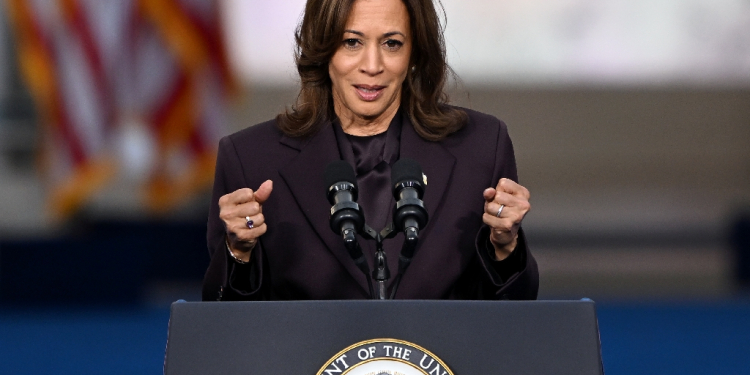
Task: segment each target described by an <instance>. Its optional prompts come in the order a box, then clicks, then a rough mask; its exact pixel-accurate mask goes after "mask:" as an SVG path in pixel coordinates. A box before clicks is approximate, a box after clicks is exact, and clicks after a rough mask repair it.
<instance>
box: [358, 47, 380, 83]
mask: <svg viewBox="0 0 750 375" xmlns="http://www.w3.org/2000/svg"><path fill="white" fill-rule="evenodd" d="M379 47H380V46H379V45H378V44H377V43H370V44H369V45H368V46H367V47H366V48H365V49H364V51H363V53H362V61H361V62H360V67H359V70H360V71H361V72H362V73H365V74H367V75H371V76H374V75H377V74H380V73H382V72H383V69H384V67H383V54H382V51H381V49H380V48H379Z"/></svg>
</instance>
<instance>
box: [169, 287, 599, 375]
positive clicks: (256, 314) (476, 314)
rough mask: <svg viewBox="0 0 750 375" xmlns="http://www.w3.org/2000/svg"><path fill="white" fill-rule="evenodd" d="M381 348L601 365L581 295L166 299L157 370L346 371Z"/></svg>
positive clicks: (475, 373)
mask: <svg viewBox="0 0 750 375" xmlns="http://www.w3.org/2000/svg"><path fill="white" fill-rule="evenodd" d="M379 340H381V341H379ZM382 340H386V341H385V342H382ZM389 340H390V341H389ZM363 342H364V343H366V344H362V345H364V346H361V347H357V346H356V344H358V343H360V344H361V343H363ZM389 342H395V344H390V343H389ZM411 344H413V345H412V346H409V345H411ZM378 345H379V346H378ZM375 346H378V349H373V348H374V347H375ZM400 346H403V348H402V349H403V350H401V349H398V352H396V349H395V348H398V347H400ZM389 347H390V348H392V349H393V350H391V349H388V348H389ZM383 348H385V350H386V351H385V352H383V353H386V354H388V355H390V356H391V357H393V356H394V355H395V354H398V356H399V357H397V358H396V359H397V360H398V361H399V363H400V364H401V365H404V366H406V367H408V368H411V369H412V370H413V371H412V372H411V373H420V374H428V375H432V374H436V373H437V374H438V375H443V374H455V375H485V374H576V375H586V374H603V369H602V362H601V354H600V342H599V328H598V325H597V319H596V309H595V304H594V302H593V301H590V300H582V301H418V300H417V301H414V300H412V301H406V300H403V301H399V300H397V301H290V302H175V303H173V304H172V307H171V315H170V321H169V336H168V340H167V349H166V356H165V362H164V373H165V374H167V375H173V374H180V375H188V374H265V375H275V374H284V375H316V374H324V375H337V374H341V375H346V374H349V373H351V374H354V373H357V372H355V371H354V369H355V367H356V366H358V364H359V363H365V362H368V361H374V360H376V359H377V358H374V357H373V355H372V354H373V353H375V351H376V350H377V351H383V350H384V349H383ZM419 349H424V350H423V351H424V352H429V353H430V354H431V355H433V357H434V358H435V359H436V360H437V361H436V362H429V360H430V359H431V358H428V357H427V354H423V353H422V352H420V351H419ZM347 350H349V351H347ZM368 350H369V355H370V356H369V357H368ZM344 353H345V354H344ZM404 353H406V354H407V357H406V359H407V360H411V363H408V362H409V361H407V360H404ZM409 354H411V357H409V356H408V355H409ZM347 355H348V356H347ZM358 355H359V356H360V358H357V356H358ZM382 355H385V354H382ZM368 358H369V359H368ZM363 359H365V360H364V361H362V360H363ZM420 360H421V361H422V362H421V363H420V362H419V361H420ZM441 360H442V362H441V363H443V366H442V367H441V366H439V365H438V362H440V361H441ZM355 362H357V363H356V364H355ZM428 363H434V365H427V366H425V365H426V364H428ZM397 364H398V363H397ZM443 367H445V368H443ZM420 371H421V372H420ZM361 373H364V372H361ZM370 373H373V374H375V373H378V374H383V373H388V372H385V371H381V372H370ZM391 373H393V374H397V373H400V372H398V371H395V372H393V371H392V372H391Z"/></svg>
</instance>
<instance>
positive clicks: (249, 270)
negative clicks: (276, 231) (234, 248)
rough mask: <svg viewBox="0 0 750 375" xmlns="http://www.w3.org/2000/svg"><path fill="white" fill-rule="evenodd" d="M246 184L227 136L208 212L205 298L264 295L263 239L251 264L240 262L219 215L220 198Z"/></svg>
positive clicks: (216, 298) (219, 156) (213, 299)
mask: <svg viewBox="0 0 750 375" xmlns="http://www.w3.org/2000/svg"><path fill="white" fill-rule="evenodd" d="M245 187H248V186H247V183H246V180H245V176H244V172H243V170H242V166H241V161H240V160H239V157H238V156H237V152H236V150H235V146H234V144H233V142H232V140H231V138H229V137H224V138H222V139H221V141H220V142H219V150H218V154H217V157H216V172H215V176H214V186H213V192H212V194H211V204H210V207H209V214H208V223H207V233H206V240H207V245H208V253H209V256H210V257H211V261H210V263H209V266H208V269H207V270H206V274H205V276H204V278H203V292H202V298H203V300H204V301H221V300H259V299H262V294H263V293H262V289H263V288H262V284H263V283H262V282H261V281H262V280H263V246H262V242H261V241H259V242H258V245H256V247H255V249H253V252H252V255H251V259H250V263H249V264H247V265H241V264H239V263H237V262H236V261H235V260H234V259H232V257H231V256H230V255H229V253H228V251H229V250H228V249H227V247H226V242H225V238H226V230H225V228H224V223H223V222H222V220H221V218H219V198H220V197H221V196H223V195H225V194H228V193H231V192H233V191H235V190H237V189H241V188H245Z"/></svg>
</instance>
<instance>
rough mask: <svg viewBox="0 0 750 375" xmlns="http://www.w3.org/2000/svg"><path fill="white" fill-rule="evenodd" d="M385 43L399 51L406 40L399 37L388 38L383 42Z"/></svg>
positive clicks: (386, 45) (393, 49) (391, 48)
mask: <svg viewBox="0 0 750 375" xmlns="http://www.w3.org/2000/svg"><path fill="white" fill-rule="evenodd" d="M383 45H384V46H385V47H386V48H388V49H389V50H391V51H398V50H399V49H400V48H401V46H403V45H404V42H402V41H400V40H397V39H388V40H386V41H385V42H383Z"/></svg>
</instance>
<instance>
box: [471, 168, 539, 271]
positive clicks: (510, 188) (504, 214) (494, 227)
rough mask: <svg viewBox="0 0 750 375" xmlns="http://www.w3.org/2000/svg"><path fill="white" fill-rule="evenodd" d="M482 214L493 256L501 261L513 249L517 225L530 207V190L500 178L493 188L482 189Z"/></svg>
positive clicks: (519, 224)
mask: <svg viewBox="0 0 750 375" xmlns="http://www.w3.org/2000/svg"><path fill="white" fill-rule="evenodd" d="M483 195H484V200H485V202H484V215H482V221H484V223H485V224H487V225H488V226H490V228H491V230H490V241H491V242H492V245H493V246H494V247H495V258H496V259H497V260H503V259H505V258H507V257H508V255H510V253H512V252H513V249H515V248H516V244H517V242H518V228H519V227H520V226H521V221H523V217H524V216H526V213H527V212H529V210H530V209H531V204H529V196H530V195H529V191H528V190H527V189H526V188H525V187H523V186H521V185H519V184H517V183H515V182H513V180H509V179H507V178H501V179H500V181H499V182H498V183H497V187H496V188H494V189H493V188H487V189H485V190H484V193H483Z"/></svg>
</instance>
